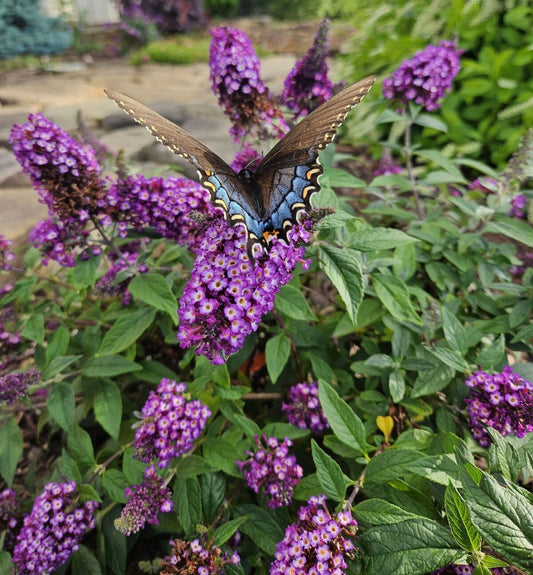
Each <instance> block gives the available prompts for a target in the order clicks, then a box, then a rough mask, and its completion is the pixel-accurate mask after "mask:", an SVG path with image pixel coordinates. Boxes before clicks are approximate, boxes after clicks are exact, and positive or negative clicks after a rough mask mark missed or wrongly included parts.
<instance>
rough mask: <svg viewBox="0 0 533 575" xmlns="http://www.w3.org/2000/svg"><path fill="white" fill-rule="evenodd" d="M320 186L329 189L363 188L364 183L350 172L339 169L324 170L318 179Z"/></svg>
mask: <svg viewBox="0 0 533 575" xmlns="http://www.w3.org/2000/svg"><path fill="white" fill-rule="evenodd" d="M320 185H321V186H329V187H330V188H333V187H338V188H365V187H366V182H365V181H364V180H361V179H360V178H356V177H355V176H354V175H353V174H350V172H347V171H346V170H342V169H340V168H325V169H324V174H323V175H322V177H321V178H320Z"/></svg>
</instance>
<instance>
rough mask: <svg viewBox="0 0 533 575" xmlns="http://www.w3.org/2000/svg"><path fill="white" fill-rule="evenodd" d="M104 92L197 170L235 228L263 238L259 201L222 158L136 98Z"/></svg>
mask: <svg viewBox="0 0 533 575" xmlns="http://www.w3.org/2000/svg"><path fill="white" fill-rule="evenodd" d="M104 92H105V93H106V95H107V96H108V98H111V100H113V101H114V102H115V103H116V104H117V105H118V106H119V107H120V108H121V109H122V110H124V111H125V112H126V113H127V114H128V115H129V116H131V118H133V119H134V120H135V121H136V122H137V123H138V124H141V125H142V126H145V127H146V128H147V129H148V131H149V132H150V133H151V134H152V135H153V136H154V137H155V138H156V139H157V140H158V141H159V142H161V143H162V144H164V145H165V146H166V147H167V148H169V149H170V150H171V151H172V152H174V153H175V154H177V155H178V156H181V157H183V158H185V159H186V160H188V161H189V162H190V163H191V164H192V165H193V166H194V167H195V168H196V171H197V172H198V175H199V178H200V182H201V184H202V185H203V186H204V188H206V190H207V191H208V192H209V194H210V196H211V201H212V203H213V204H214V205H215V206H218V207H221V208H222V209H223V210H224V213H225V215H226V217H227V218H229V220H230V223H231V224H232V225H233V224H238V223H242V224H244V225H245V227H246V230H247V233H249V232H251V233H252V234H254V235H256V236H258V237H261V235H262V228H261V225H260V223H261V222H260V218H259V216H258V213H257V209H256V207H255V205H257V198H254V197H251V196H250V192H249V190H248V189H247V187H246V185H245V184H244V183H243V182H242V180H241V179H240V178H239V176H238V175H237V174H236V173H235V171H234V170H233V169H232V168H231V167H230V166H229V165H228V164H227V163H226V162H225V161H224V160H223V159H222V158H221V157H220V156H218V155H217V154H215V152H213V151H212V150H210V149H209V148H208V147H207V146H205V145H204V144H202V142H200V141H199V140H197V139H196V138H195V137H194V136H192V135H191V134H189V132H187V131H186V130H184V129H183V128H180V127H179V126H178V125H176V124H174V122H171V121H170V120H168V119H167V118H165V117H163V116H161V114H158V113H157V112H154V110H151V109H150V108H148V107H147V106H144V105H143V104H141V103H140V102H137V101H136V100H134V99H133V98H130V97H129V96H125V95H124V94H119V93H117V92H111V91H110V90H104Z"/></svg>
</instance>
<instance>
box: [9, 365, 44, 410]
mask: <svg viewBox="0 0 533 575" xmlns="http://www.w3.org/2000/svg"><path fill="white" fill-rule="evenodd" d="M40 380H41V374H40V373H39V371H37V370H36V369H35V368H31V369H28V371H25V372H18V373H8V374H6V375H2V376H0V402H3V401H5V402H6V403H7V404H8V405H12V404H13V403H15V401H17V400H19V399H21V398H22V397H24V396H25V395H26V391H27V390H28V386H30V385H34V384H36V383H39V381H40Z"/></svg>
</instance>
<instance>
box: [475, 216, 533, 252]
mask: <svg viewBox="0 0 533 575" xmlns="http://www.w3.org/2000/svg"><path fill="white" fill-rule="evenodd" d="M485 232H486V233H493V234H494V233H496V234H503V235H504V236H507V237H508V238H511V239H513V240H515V241H517V242H520V243H522V244H525V245H526V246H529V247H530V248H533V227H532V226H531V225H530V224H527V223H526V222H523V221H522V220H518V219H516V218H509V217H505V216H495V217H494V221H492V222H489V224H487V227H486V228H485Z"/></svg>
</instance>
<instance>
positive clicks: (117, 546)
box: [98, 506, 128, 575]
mask: <svg viewBox="0 0 533 575" xmlns="http://www.w3.org/2000/svg"><path fill="white" fill-rule="evenodd" d="M119 516H120V508H119V507H118V506H115V507H114V508H113V509H111V510H108V511H107V513H104V514H103V520H102V528H101V530H99V532H98V535H99V539H98V549H99V550H104V551H105V562H106V567H107V569H106V575H124V574H125V573H126V560H127V557H128V546H127V539H126V536H125V535H123V534H122V533H121V532H120V531H119V530H118V529H116V527H115V519H118V517H119Z"/></svg>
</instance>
